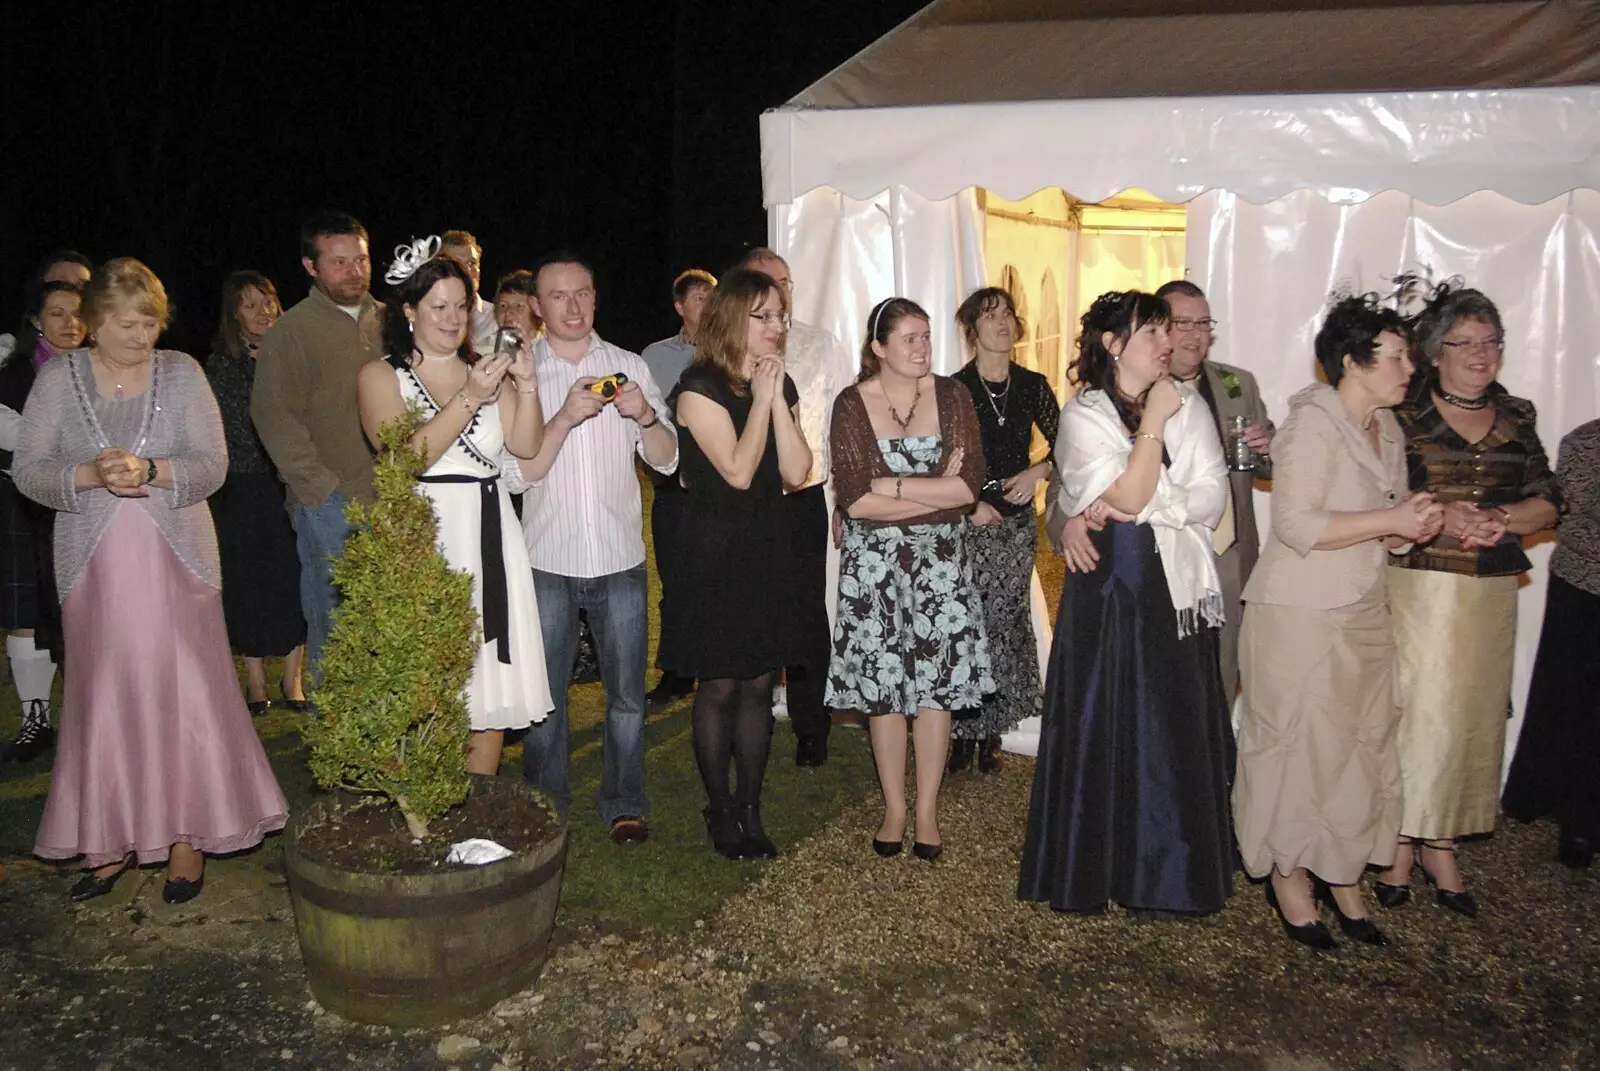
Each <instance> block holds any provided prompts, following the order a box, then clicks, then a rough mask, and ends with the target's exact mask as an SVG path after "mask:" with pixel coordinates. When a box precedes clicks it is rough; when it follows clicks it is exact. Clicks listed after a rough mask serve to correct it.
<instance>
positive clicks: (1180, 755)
mask: <svg viewBox="0 0 1600 1071" xmlns="http://www.w3.org/2000/svg"><path fill="white" fill-rule="evenodd" d="M1169 315H1170V314H1169V311H1168V309H1167V304H1166V302H1165V301H1163V300H1161V299H1160V298H1158V297H1155V296H1153V295H1150V294H1144V293H1139V292H1136V291H1130V292H1125V293H1117V292H1113V293H1109V294H1103V295H1101V296H1100V297H1099V298H1098V299H1096V301H1095V303H1094V304H1093V305H1092V306H1091V307H1090V309H1089V311H1088V312H1087V313H1085V314H1084V317H1083V320H1082V327H1083V333H1082V336H1081V338H1080V340H1079V357H1078V361H1077V363H1076V364H1075V366H1074V374H1075V377H1076V379H1077V382H1078V385H1079V390H1078V393H1077V395H1075V396H1074V397H1073V399H1072V400H1071V401H1070V402H1068V403H1067V406H1066V408H1065V409H1064V410H1063V412H1062V415H1061V428H1060V431H1059V433H1058V435H1057V440H1056V454H1055V457H1056V467H1057V469H1058V471H1059V472H1060V473H1061V479H1062V501H1061V506H1062V509H1063V511H1064V512H1065V513H1066V515H1067V516H1069V517H1070V516H1076V515H1077V514H1080V513H1084V514H1086V515H1087V519H1088V520H1089V521H1090V523H1091V526H1094V525H1099V524H1102V523H1103V524H1104V527H1103V528H1102V529H1101V530H1100V531H1097V532H1093V533H1092V536H1091V538H1092V539H1093V540H1094V544H1095V549H1096V550H1097V551H1098V552H1099V555H1100V560H1099V563H1098V565H1097V566H1096V567H1095V569H1094V571H1093V572H1088V573H1081V572H1072V573H1068V574H1067V579H1066V586H1065V587H1064V589H1063V590H1062V593H1061V610H1060V613H1059V615H1058V618H1057V622H1056V633H1055V642H1054V644H1053V646H1052V648H1051V652H1050V665H1049V669H1048V672H1047V675H1046V681H1045V697H1044V728H1043V734H1042V737H1041V740H1040V746H1039V759H1038V763H1037V765H1036V767H1035V769H1034V779H1033V795H1032V799H1031V800H1030V802H1029V806H1028V830H1027V839H1026V842H1025V844H1024V847H1023V853H1022V874H1021V879H1020V881H1019V883H1018V889H1017V895H1018V896H1019V897H1020V898H1021V899H1023V900H1045V901H1049V903H1050V906H1051V907H1054V908H1055V909H1057V910H1059V911H1082V912H1090V913H1095V912H1100V911H1103V910H1104V909H1105V907H1106V905H1107V904H1108V903H1110V902H1115V903H1118V904H1121V905H1122V906H1124V907H1127V908H1132V909H1142V910H1157V911H1170V912H1178V913H1183V914H1206V913H1209V912H1212V911H1215V910H1217V909H1218V908H1220V907H1221V906H1222V903H1223V901H1224V900H1225V899H1226V898H1227V896H1228V894H1229V892H1230V891H1231V884H1232V879H1231V871H1232V869H1233V845H1232V837H1231V834H1230V831H1229V824H1228V768H1229V764H1230V762H1231V751H1232V746H1231V745H1232V740H1231V736H1230V733H1229V729H1228V720H1227V718H1228V715H1227V705H1226V703H1225V701H1224V699H1223V694H1222V676H1221V672H1220V670H1219V668H1218V664H1217V629H1218V628H1219V627H1220V625H1221V623H1222V595H1221V585H1220V583H1219V582H1218V579H1217V570H1216V563H1215V559H1214V556H1213V552H1212V532H1213V530H1214V529H1215V528H1216V526H1217V525H1218V523H1219V522H1220V521H1222V519H1223V511H1224V505H1225V503H1226V499H1227V473H1226V471H1225V469H1224V468H1223V463H1222V446H1221V443H1220V442H1219V441H1218V439H1217V431H1216V426H1215V424H1214V423H1213V422H1212V420H1211V416H1210V414H1209V412H1208V411H1207V409H1206V406H1205V404H1204V402H1203V401H1202V400H1199V396H1198V395H1197V394H1195V392H1194V390H1193V388H1191V387H1188V386H1186V385H1183V384H1178V383H1174V382H1173V381H1172V379H1170V378H1169V377H1168V376H1167V364H1168V360H1169V358H1170V356H1171V353H1172V345H1171V342H1170V340H1169V338H1168V335H1167V321H1168V317H1169Z"/></svg>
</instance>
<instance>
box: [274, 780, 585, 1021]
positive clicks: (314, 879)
mask: <svg viewBox="0 0 1600 1071" xmlns="http://www.w3.org/2000/svg"><path fill="white" fill-rule="evenodd" d="M472 791H473V793H474V794H477V793H481V792H490V793H496V794H507V795H521V796H524V797H527V798H534V797H535V795H536V794H535V792H534V790H533V788H532V787H531V786H529V785H528V784H526V783H525V782H523V781H521V780H520V779H516V780H513V779H501V778H496V777H479V776H476V775H475V776H474V777H473V787H472ZM331 805H332V804H331V801H330V800H329V799H328V798H326V797H319V798H318V799H317V800H315V801H314V802H313V803H312V804H311V805H310V806H309V807H308V808H306V810H305V811H304V812H302V813H301V814H299V815H296V816H295V818H294V820H293V821H292V822H291V823H290V825H289V829H288V835H287V837H286V838H285V845H284V853H285V857H286V860H287V863H288V873H289V893H290V896H291V899H292V900H293V901H294V918H295V928H296V929H297V930H298V932H299V936H300V951H301V953H302V954H303V955H304V957H305V963H306V973H307V974H309V975H310V979H311V992H312V994H313V995H315V996H316V998H317V1000H318V1001H319V1002H321V1004H322V1006H323V1007H325V1008H327V1009H329V1010H330V1011H334V1012H337V1013H338V1014H340V1015H343V1016H345V1017H346V1018H348V1019H354V1020H356V1021H358V1022H363V1023H376V1024H379V1025H383V1026H402V1027H408V1026H435V1025H439V1024H442V1023H448V1022H453V1021H455V1020H458V1019H465V1018H469V1017H471V1016H473V1015H477V1014H480V1013H482V1012H484V1011H486V1010H488V1009H489V1008H490V1007H492V1006H493V1005H494V1004H495V1003H497V1002H498V1001H500V1000H503V999H504V998H506V997H508V996H510V995H512V994H513V993H517V992H520V991H521V990H523V989H526V988H528V987H529V986H530V985H532V984H533V983H534V982H535V981H536V980H537V979H538V977H539V971H540V970H541V969H542V968H543V967H544V961H545V956H546V954H547V953H548V951H549V947H550V934H551V931H552V930H553V929H554V926H555V917H556V903H557V901H558V900H559V899H560V897H561V877H562V870H563V866H564V864H565V861H566V854H567V826H566V823H565V822H562V823H559V824H558V825H557V826H556V827H555V829H554V831H553V832H552V833H551V835H550V837H549V838H548V839H547V840H546V841H544V842H543V843H542V844H541V845H540V846H539V847H538V849H537V850H535V851H530V852H521V853H518V854H516V855H513V856H511V857H510V858H509V859H502V860H500V861H499V862H496V863H489V864H487V865H484V866H475V867H468V868H465V869H460V870H451V871H444V872H440V873H435V874H381V873H362V872H358V871H351V870H342V869H336V868H334V867H330V866H328V865H327V864H326V863H324V862H322V861H320V860H314V859H309V858H306V857H305V856H304V855H303V854H302V853H301V852H300V851H299V850H298V846H297V833H298V831H299V830H300V829H301V828H303V827H305V826H306V825H307V824H308V823H311V822H317V821H320V820H321V819H322V818H323V817H325V814H324V812H325V811H326V809H327V808H329V807H330V806H331Z"/></svg>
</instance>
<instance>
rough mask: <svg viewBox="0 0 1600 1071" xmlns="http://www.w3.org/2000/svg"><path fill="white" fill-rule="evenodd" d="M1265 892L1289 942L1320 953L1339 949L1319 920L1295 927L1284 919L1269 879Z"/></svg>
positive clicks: (1276, 893) (1276, 892) (1275, 891)
mask: <svg viewBox="0 0 1600 1071" xmlns="http://www.w3.org/2000/svg"><path fill="white" fill-rule="evenodd" d="M1266 890H1267V903H1268V904H1270V905H1272V910H1273V911H1275V912H1277V914H1278V921H1279V922H1280V923H1282V924H1283V932H1284V933H1285V934H1287V935H1288V937H1289V940H1291V941H1298V942H1299V943H1300V944H1303V945H1305V946H1306V947H1307V948H1315V949H1317V950H1318V951H1321V952H1327V951H1329V950H1331V949H1335V948H1338V947H1339V942H1337V941H1335V940H1334V939H1333V934H1331V933H1329V932H1328V927H1326V926H1324V925H1323V924H1322V920H1321V919H1318V920H1317V921H1316V922H1307V923H1304V924H1302V925H1299V926H1297V925H1295V924H1294V923H1292V922H1290V921H1289V920H1288V919H1287V918H1285V917H1284V914H1283V908H1281V907H1279V906H1278V890H1276V889H1274V888H1273V887H1272V879H1271V878H1270V877H1269V878H1267V883H1266Z"/></svg>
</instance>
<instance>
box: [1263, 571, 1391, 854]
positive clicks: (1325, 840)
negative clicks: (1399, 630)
mask: <svg viewBox="0 0 1600 1071" xmlns="http://www.w3.org/2000/svg"><path fill="white" fill-rule="evenodd" d="M1239 668H1240V679H1241V682H1242V683H1243V685H1244V700H1243V704H1242V707H1243V710H1242V714H1241V718H1240V722H1239V765H1238V770H1237V773H1236V775H1235V777H1234V784H1233V821H1234V832H1235V835H1236V836H1237V837H1238V841H1239V855H1240V858H1241V859H1242V860H1243V862H1244V868H1245V870H1246V871H1247V872H1248V873H1249V874H1250V876H1251V877H1255V878H1261V877H1265V876H1266V875H1267V874H1268V873H1269V872H1270V871H1272V870H1273V869H1276V870H1277V871H1278V873H1280V874H1289V873H1290V872H1292V871H1293V870H1295V869H1296V868H1297V867H1305V868H1306V869H1308V870H1310V871H1311V872H1312V873H1313V874H1316V875H1317V876H1318V877H1320V878H1322V879H1323V880H1325V881H1329V882H1332V883H1333V884H1335V885H1353V884H1355V883H1356V882H1357V881H1359V880H1360V878H1361V872H1362V871H1363V870H1364V869H1365V868H1366V866H1367V865H1368V864H1369V863H1370V864H1374V865H1377V866H1388V865H1390V864H1391V863H1393V862H1394V852H1395V842H1396V840H1397V839H1398V837H1399V833H1400V815H1401V810H1402V801H1401V781H1400V760H1399V755H1398V752H1397V751H1396V748H1395V732H1396V728H1397V726H1398V723H1399V720H1400V709H1399V705H1398V703H1397V702H1396V689H1395V655H1394V643H1393V640H1392V634H1391V632H1390V627H1389V611H1388V609H1387V607H1386V606H1385V602H1384V586H1383V584H1382V583H1381V582H1380V583H1377V584H1374V585H1373V587H1372V590H1371V591H1369V592H1367V594H1365V595H1364V596H1362V597H1361V599H1360V600H1359V601H1357V602H1355V603H1353V604H1351V605H1349V606H1341V607H1339V608H1337V609H1333V610H1311V609H1307V608H1304V607H1299V606H1271V605H1267V604H1264V603H1249V604H1247V605H1246V607H1245V611H1244V626H1243V628H1242V629H1241V631H1240V635H1239Z"/></svg>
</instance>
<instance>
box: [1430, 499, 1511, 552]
mask: <svg viewBox="0 0 1600 1071" xmlns="http://www.w3.org/2000/svg"><path fill="white" fill-rule="evenodd" d="M1441 509H1442V516H1441V528H1440V531H1439V532H1435V533H1434V534H1435V535H1438V534H1440V533H1441V532H1442V534H1444V535H1446V536H1448V537H1450V538H1451V539H1454V540H1456V541H1457V542H1459V543H1460V544H1461V547H1462V549H1463V550H1473V549H1475V548H1478V547H1492V546H1494V545H1495V544H1496V543H1498V542H1500V540H1501V538H1502V537H1503V536H1504V535H1505V534H1506V521H1507V519H1508V518H1507V517H1506V513H1505V510H1503V509H1499V508H1490V509H1479V508H1478V507H1477V506H1475V505H1473V504H1472V503H1471V502H1447V503H1445V504H1444V505H1443V506H1442V507H1441Z"/></svg>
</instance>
